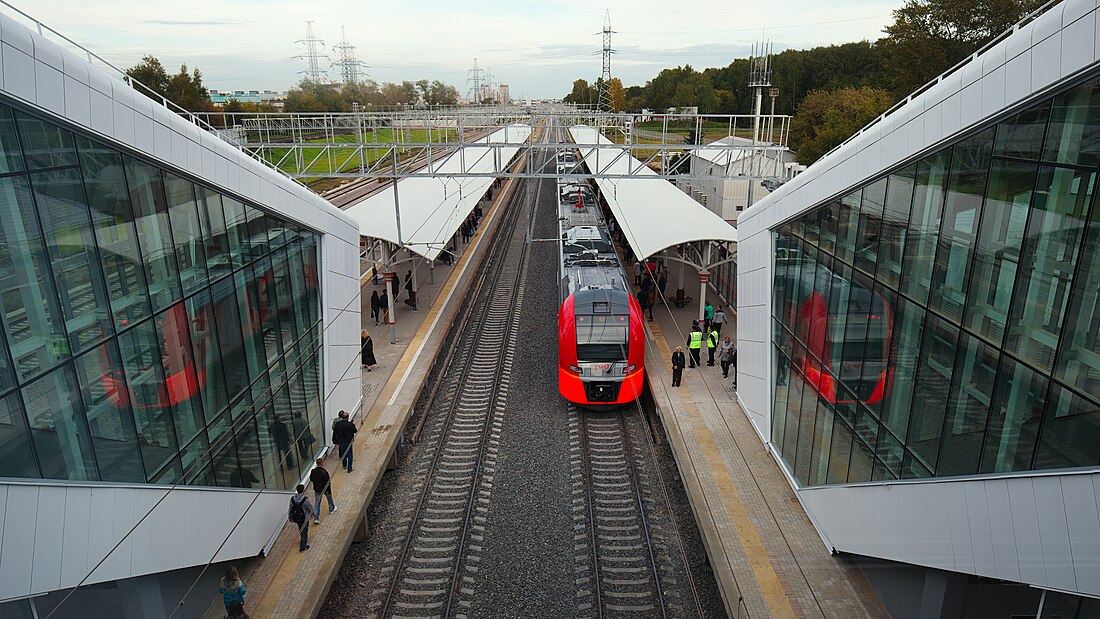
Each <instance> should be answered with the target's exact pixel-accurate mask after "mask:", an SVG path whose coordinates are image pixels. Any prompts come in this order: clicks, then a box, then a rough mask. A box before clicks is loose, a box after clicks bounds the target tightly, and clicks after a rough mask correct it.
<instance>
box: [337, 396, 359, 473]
mask: <svg viewBox="0 0 1100 619" xmlns="http://www.w3.org/2000/svg"><path fill="white" fill-rule="evenodd" d="M358 431H359V429H358V428H356V427H355V424H354V423H352V422H351V421H349V420H348V412H347V411H340V420H339V421H337V422H336V423H334V424H333V425H332V442H333V443H335V444H336V447H337V448H338V449H339V452H340V464H341V465H342V466H343V467H344V470H345V471H347V472H349V473H350V472H351V471H352V454H351V447H352V445H351V442H352V441H354V440H355V433H356V432H358Z"/></svg>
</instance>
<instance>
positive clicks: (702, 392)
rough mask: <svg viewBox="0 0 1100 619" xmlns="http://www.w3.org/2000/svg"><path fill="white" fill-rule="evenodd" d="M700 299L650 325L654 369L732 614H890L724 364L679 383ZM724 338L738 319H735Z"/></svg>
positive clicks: (667, 307) (667, 424)
mask: <svg viewBox="0 0 1100 619" xmlns="http://www.w3.org/2000/svg"><path fill="white" fill-rule="evenodd" d="M697 303H698V302H697V301H696V302H694V303H690V304H688V305H686V306H685V307H683V308H677V307H676V306H675V304H674V303H672V302H670V301H667V300H666V302H665V303H662V304H659V305H658V307H657V308H655V309H654V311H653V317H654V320H653V321H652V322H647V323H646V324H647V326H648V329H649V336H650V341H649V345H648V346H647V350H646V370H647V375H648V378H649V381H650V387H651V391H652V393H653V398H654V402H655V404H656V407H657V411H658V414H659V416H660V419H661V423H662V425H663V426H664V429H665V433H666V435H667V438H668V440H669V443H670V445H671V447H672V452H673V454H674V456H675V458H676V463H677V467H678V469H679V471H680V477H681V479H682V480H683V483H684V487H685V490H686V492H687V495H688V498H689V500H690V502H691V508H692V512H693V513H694V515H695V520H696V522H697V523H698V526H699V531H700V534H701V535H702V537H703V543H704V545H705V547H706V550H707V556H708V558H709V559H710V564H711V567H712V568H713V570H714V575H715V578H716V579H717V581H718V585H719V588H720V589H721V592H722V598H723V601H724V602H725V605H726V612H727V613H728V615H729V616H730V617H738V618H740V617H830V618H833V617H887V616H888V614H887V612H886V609H885V608H884V607H883V606H882V604H881V602H880V601H879V599H878V596H877V594H876V593H875V592H874V590H873V589H872V587H871V585H870V583H869V582H868V581H867V579H866V578H865V577H864V575H863V573H862V572H861V571H860V569H859V567H858V566H857V565H855V564H854V563H853V562H851V561H849V560H847V559H845V558H843V557H839V556H831V555H830V554H829V552H828V550H827V549H826V548H825V546H824V544H822V541H821V538H820V537H819V536H818V534H817V532H816V530H815V529H814V527H813V525H812V524H811V523H810V520H809V518H808V517H807V516H806V513H805V512H804V511H803V509H802V507H801V505H800V504H799V503H798V499H797V498H796V497H795V495H794V492H793V491H792V490H791V487H790V486H789V485H788V483H787V480H786V478H785V477H784V476H783V472H782V471H781V470H780V468H779V464H778V463H777V462H776V461H775V460H774V459H773V457H772V456H771V454H769V453H768V452H767V449H766V447H765V445H764V444H763V443H762V442H761V440H760V437H759V436H758V435H757V434H756V431H755V430H754V429H753V428H752V424H751V423H750V422H749V419H748V417H747V416H746V415H745V413H744V412H743V411H742V410H741V407H740V406H739V405H738V403H737V397H736V393H735V390H734V388H733V369H732V368H731V371H730V378H728V379H725V378H722V368H721V367H720V366H719V364H718V363H717V360H716V361H715V365H714V366H713V367H709V366H707V365H706V362H707V355H706V350H705V349H704V351H703V354H702V361H703V365H702V366H701V367H698V368H695V369H685V370H684V374H683V378H682V381H681V386H680V387H678V388H674V387H671V385H672V364H671V357H672V351H673V350H675V349H676V346H683V347H684V350H685V354H686V351H687V345H686V344H685V343H684V342H685V340H686V339H687V332H688V331H689V330H690V328H691V321H692V320H693V319H694V318H696V317H697V315H698V312H699V306H698V304H697ZM727 316H728V323H727V324H726V326H725V327H724V328H723V330H722V334H723V336H725V335H730V334H732V333H733V332H734V331H735V329H736V326H737V322H736V316H733V315H732V312H731V313H730V314H727Z"/></svg>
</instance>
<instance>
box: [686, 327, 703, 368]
mask: <svg viewBox="0 0 1100 619" xmlns="http://www.w3.org/2000/svg"><path fill="white" fill-rule="evenodd" d="M687 345H688V353H689V354H690V355H691V359H690V360H689V363H690V365H689V366H688V367H692V368H693V367H695V366H697V365H702V362H701V361H699V348H700V347H701V346H702V345H703V332H702V331H700V330H699V325H693V326H692V327H691V333H688V341H687Z"/></svg>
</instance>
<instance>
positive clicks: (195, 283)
mask: <svg viewBox="0 0 1100 619" xmlns="http://www.w3.org/2000/svg"><path fill="white" fill-rule="evenodd" d="M164 191H165V193H166V195H167V198H168V218H169V219H170V220H171V223H172V239H173V240H174V241H175V244H176V263H177V264H178V265H179V270H180V281H181V282H182V283H183V294H185V295H187V294H191V293H192V292H194V291H195V290H198V289H199V288H200V287H202V286H205V285H206V240H205V239H206V237H207V236H208V235H207V234H206V233H204V231H203V229H202V224H201V223H200V219H199V209H198V203H197V202H196V201H195V184H194V183H192V182H191V181H189V180H185V179H182V178H180V177H178V176H175V175H174V174H168V173H167V172H166V173H165V174H164Z"/></svg>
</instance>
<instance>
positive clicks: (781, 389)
mask: <svg viewBox="0 0 1100 619" xmlns="http://www.w3.org/2000/svg"><path fill="white" fill-rule="evenodd" d="M774 355H775V357H774V358H775V364H776V368H775V407H774V408H773V409H772V429H771V432H772V434H771V442H772V444H773V445H781V444H782V443H783V429H784V428H785V427H786V421H787V397H788V394H787V371H788V370H789V368H790V365H791V360H790V359H789V358H788V357H787V356H786V355H784V354H783V352H782V351H781V350H780V349H779V347H778V346H777V347H775V352H774Z"/></svg>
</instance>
